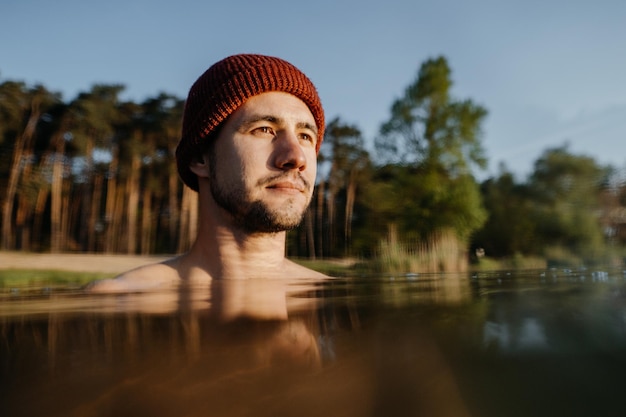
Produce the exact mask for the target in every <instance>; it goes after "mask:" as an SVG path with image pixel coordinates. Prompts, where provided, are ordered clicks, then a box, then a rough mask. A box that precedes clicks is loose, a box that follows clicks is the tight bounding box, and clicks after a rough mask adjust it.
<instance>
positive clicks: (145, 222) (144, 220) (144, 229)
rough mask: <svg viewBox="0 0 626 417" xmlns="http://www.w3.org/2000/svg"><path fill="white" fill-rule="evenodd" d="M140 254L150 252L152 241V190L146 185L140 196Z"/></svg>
mask: <svg viewBox="0 0 626 417" xmlns="http://www.w3.org/2000/svg"><path fill="white" fill-rule="evenodd" d="M141 200H142V201H141V248H140V251H141V254H142V255H148V254H149V253H150V242H151V241H152V192H151V191H150V189H149V188H148V187H146V188H145V189H144V190H143V197H142V198H141Z"/></svg>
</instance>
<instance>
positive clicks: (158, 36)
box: [0, 0, 626, 179]
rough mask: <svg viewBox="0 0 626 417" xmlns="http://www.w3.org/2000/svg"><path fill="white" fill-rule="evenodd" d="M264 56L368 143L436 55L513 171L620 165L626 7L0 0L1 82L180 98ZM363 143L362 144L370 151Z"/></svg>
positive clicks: (624, 151)
mask: <svg viewBox="0 0 626 417" xmlns="http://www.w3.org/2000/svg"><path fill="white" fill-rule="evenodd" d="M240 52H254V53H263V54H268V55H275V56H279V57H282V58H285V59H287V60H288V61H291V62H292V63H294V64H295V65H297V66H298V67H300V68H301V69H302V70H303V71H304V72H305V73H307V75H308V76H309V77H310V78H311V79H312V80H313V82H314V83H315V84H316V85H317V87H318V90H319V92H320V95H321V97H322V101H323V103H324V107H325V109H326V113H327V119H328V120H330V119H331V118H333V117H335V116H340V117H341V118H342V119H343V120H344V121H346V122H349V123H354V124H356V125H358V126H359V127H360V128H361V130H362V131H363V133H364V136H365V137H366V138H367V139H368V140H370V141H372V139H373V138H374V136H375V135H376V134H377V132H378V128H379V126H380V124H381V123H382V122H384V121H385V120H386V118H387V117H388V115H389V108H390V105H391V103H392V101H393V100H394V99H395V98H397V97H399V96H400V95H401V94H402V92H403V90H404V88H405V87H406V86H407V85H408V84H409V83H411V82H412V81H413V80H414V78H415V76H416V74H417V70H418V68H419V66H420V64H421V63H422V62H423V61H425V60H426V59H428V58H429V57H434V56H438V55H444V56H445V57H446V58H447V59H448V62H449V64H450V66H451V68H452V71H453V73H452V76H453V79H454V87H453V90H452V94H453V96H455V97H456V98H460V99H465V98H471V99H472V100H474V101H475V102H477V103H479V104H481V105H483V106H484V107H486V108H487V109H488V111H489V116H488V118H487V120H486V123H485V125H484V135H483V144H484V147H485V149H486V153H487V156H488V158H489V161H490V164H489V169H488V170H487V171H486V172H483V173H481V174H479V176H480V177H482V178H484V177H486V176H487V175H490V174H496V173H497V172H498V164H499V163H501V162H504V163H505V164H506V165H507V167H508V168H509V169H510V170H512V171H513V172H515V173H516V174H518V175H519V178H520V179H523V178H524V177H525V175H526V174H527V173H528V172H530V171H531V169H532V163H533V162H534V161H535V160H536V159H537V157H538V156H539V155H540V154H541V153H542V152H543V151H544V150H545V149H546V148H547V147H553V146H559V145H562V144H563V143H565V142H566V141H567V142H569V143H570V150H571V151H572V152H575V153H580V154H588V155H590V156H592V157H594V158H596V159H597V160H598V162H600V163H611V164H613V165H615V166H617V167H620V168H622V167H624V166H626V144H625V142H626V1H621V0H615V1H613V0H597V1H593V2H592V1H579V0H570V1H562V0H553V1H550V0H543V1H538V0H524V1H505V0H500V1H498V0H475V1H462V0H439V1H431V2H425V1H417V0H414V1H408V0H407V1H400V0H385V1H382V0H380V1H377V2H374V1H368V0H364V1H354V0H353V1H341V0H317V1H311V2H303V1H296V0H291V1H289V0H270V1H263V0H256V1H248V0H245V1H227V0H223V1H220V2H216V1H202V2H201V1H191V0H177V1H163V0H152V1H149V0H124V1H122V0H108V1H101V2H93V1H90V0H55V1H49V0H0V81H1V80H2V79H5V80H6V79H11V80H22V81H25V82H27V83H28V84H34V83H36V82H40V83H43V84H44V85H45V86H46V87H47V88H49V89H51V90H53V91H59V92H61V93H62V94H63V98H64V99H65V100H68V101H69V100H71V99H72V98H74V97H75V96H76V94H77V93H78V92H80V91H86V90H88V89H89V88H90V87H91V85H92V84H94V83H122V84H124V85H125V86H126V90H125V93H124V98H127V99H133V100H136V101H141V100H143V99H144V98H146V97H149V96H153V95H156V94H157V93H158V92H160V91H165V92H168V93H172V94H175V95H177V96H179V97H181V98H183V97H185V96H186V94H187V91H188V89H189V87H190V85H191V84H192V83H193V81H194V80H195V79H196V78H197V77H198V76H199V75H200V74H201V73H202V72H203V71H204V70H205V69H206V68H208V67H209V66H210V65H211V64H212V63H214V62H215V61H217V60H219V59H221V58H223V57H225V56H228V55H231V54H234V53H240ZM370 150H371V149H370Z"/></svg>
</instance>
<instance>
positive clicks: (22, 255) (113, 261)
mask: <svg viewBox="0 0 626 417" xmlns="http://www.w3.org/2000/svg"><path fill="white" fill-rule="evenodd" d="M172 256H173V255H118V254H115V255H107V254H93V253H80V252H78V253H34V252H7V251H0V269H3V270H5V269H45V270H58V271H73V272H102V273H122V272H125V271H129V270H131V269H134V268H137V267H139V266H142V265H147V264H152V263H158V262H162V261H164V260H166V259H169V258H171V257H172Z"/></svg>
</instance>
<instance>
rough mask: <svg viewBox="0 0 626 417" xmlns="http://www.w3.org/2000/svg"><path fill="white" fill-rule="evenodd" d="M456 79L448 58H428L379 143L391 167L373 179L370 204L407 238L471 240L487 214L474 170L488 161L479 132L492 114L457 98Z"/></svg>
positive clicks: (396, 106)
mask: <svg viewBox="0 0 626 417" xmlns="http://www.w3.org/2000/svg"><path fill="white" fill-rule="evenodd" d="M450 77H451V71H450V68H449V66H448V63H447V61H446V59H445V58H443V57H438V58H435V59H430V60H428V61H426V62H424V63H423V64H422V66H421V68H420V70H419V72H418V75H417V78H416V80H415V81H414V82H413V83H412V84H411V85H409V86H408V87H407V88H406V90H405V93H404V95H403V96H402V97H401V98H399V99H398V100H396V101H395V102H394V103H393V105H392V106H391V116H390V118H389V120H388V121H387V122H385V123H384V124H383V125H382V126H381V130H380V131H381V135H380V137H379V138H377V140H376V146H377V149H379V150H380V151H381V156H380V157H379V162H385V161H386V164H384V165H382V166H381V167H380V170H379V172H377V174H376V175H375V177H374V180H373V184H372V185H371V190H370V194H371V197H370V199H369V201H370V203H371V205H370V206H369V208H370V210H371V213H372V215H373V216H374V217H377V218H381V217H382V218H384V219H386V220H387V221H388V222H394V223H397V225H398V227H399V229H400V230H402V231H403V236H402V238H403V239H416V238H421V239H424V238H426V237H427V236H429V235H432V234H434V233H436V232H438V231H441V230H453V231H454V233H455V234H456V236H457V238H458V239H460V240H461V241H466V240H467V239H468V238H469V236H470V235H471V233H472V232H474V231H475V230H476V229H477V228H479V227H480V226H482V224H483V223H484V221H485V219H486V212H485V210H484V208H483V206H482V202H481V195H480V192H479V188H478V184H477V183H476V181H475V180H474V178H473V176H472V168H473V167H478V168H482V167H484V165H485V163H486V160H485V158H484V151H483V148H482V145H481V141H480V134H481V123H482V121H483V120H484V118H485V116H486V115H487V111H486V110H485V109H484V108H483V107H481V106H479V105H476V104H475V103H473V102H472V101H471V100H455V99H453V98H452V97H451V95H450V88H451V86H452V80H451V78H450Z"/></svg>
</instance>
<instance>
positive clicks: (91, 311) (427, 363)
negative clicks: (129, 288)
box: [0, 269, 626, 417]
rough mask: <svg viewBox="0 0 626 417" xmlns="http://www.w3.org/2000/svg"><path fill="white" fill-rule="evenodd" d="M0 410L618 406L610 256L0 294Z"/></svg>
mask: <svg viewBox="0 0 626 417" xmlns="http://www.w3.org/2000/svg"><path fill="white" fill-rule="evenodd" d="M0 298H1V299H0V415H2V416H35V415H46V416H131V415H132V416H144V415H145V416H148V415H149V416H248V415H254V416H465V415H471V416H498V417H499V416H551V417H553V416H613V415H615V416H618V415H619V416H621V415H623V400H622V393H623V392H624V389H626V382H625V379H626V377H625V374H626V372H625V371H626V349H625V348H626V277H625V274H624V272H623V271H622V269H593V270H592V269H589V270H562V269H560V270H548V271H525V272H517V273H514V272H511V273H509V272H506V271H504V272H497V273H496V272H494V273H480V274H463V275H456V274H449V275H416V274H406V275H394V276H390V275H385V276H364V277H352V278H340V279H335V280H332V281H329V282H323V283H319V282H302V281H296V282H289V283H286V282H282V281H272V280H266V281H265V280H264V281H247V280H241V281H234V282H221V283H214V284H213V285H211V286H207V287H196V288H187V287H178V288H172V289H171V290H166V291H160V292H153V293H148V294H120V295H87V294H83V293H82V292H81V291H80V290H77V289H69V288H68V289H46V288H30V289H25V288H22V289H19V290H13V291H10V290H8V291H5V292H3V293H1V294H0Z"/></svg>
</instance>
